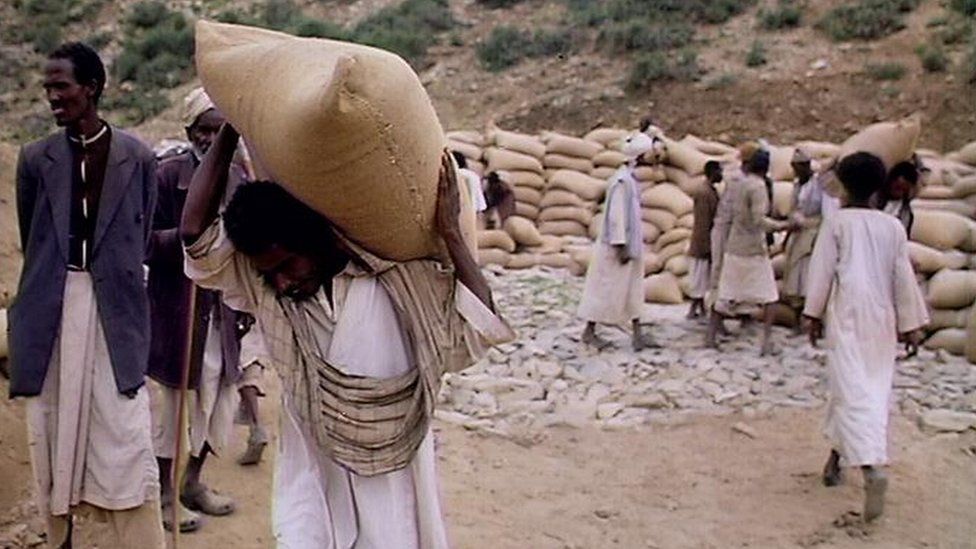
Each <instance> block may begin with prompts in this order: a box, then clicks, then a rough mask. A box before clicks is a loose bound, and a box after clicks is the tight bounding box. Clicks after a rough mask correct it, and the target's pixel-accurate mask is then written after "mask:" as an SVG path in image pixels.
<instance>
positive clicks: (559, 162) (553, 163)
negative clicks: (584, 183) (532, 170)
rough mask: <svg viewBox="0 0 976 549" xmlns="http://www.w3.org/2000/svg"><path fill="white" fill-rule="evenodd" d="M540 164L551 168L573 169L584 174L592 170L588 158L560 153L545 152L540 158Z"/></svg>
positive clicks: (591, 163)
mask: <svg viewBox="0 0 976 549" xmlns="http://www.w3.org/2000/svg"><path fill="white" fill-rule="evenodd" d="M542 164H543V165H544V166H545V167H546V168H549V169H553V170H573V171H576V172H582V173H585V174H588V173H590V172H591V171H593V167H594V166H593V162H592V161H590V159H589V158H576V157H573V156H565V155H562V154H547V155H546V156H545V157H544V158H543V159H542Z"/></svg>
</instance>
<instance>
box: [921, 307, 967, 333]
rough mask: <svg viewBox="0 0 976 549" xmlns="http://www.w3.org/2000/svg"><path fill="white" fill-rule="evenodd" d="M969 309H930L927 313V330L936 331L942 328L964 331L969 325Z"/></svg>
mask: <svg viewBox="0 0 976 549" xmlns="http://www.w3.org/2000/svg"><path fill="white" fill-rule="evenodd" d="M971 309H972V308H971V307H970V308H967V309H958V310H957V309H932V310H931V311H930V312H929V316H930V320H929V325H928V329H929V330H930V331H938V330H941V329H943V328H962V329H965V328H966V325H967V324H968V323H969V314H970V312H971Z"/></svg>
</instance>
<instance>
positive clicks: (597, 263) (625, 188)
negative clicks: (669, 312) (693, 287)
mask: <svg viewBox="0 0 976 549" xmlns="http://www.w3.org/2000/svg"><path fill="white" fill-rule="evenodd" d="M653 151H654V140H653V139H652V138H651V137H648V136H647V135H646V134H644V133H639V132H638V133H634V134H633V135H631V136H630V137H628V138H627V139H626V141H625V142H624V148H623V152H624V154H625V155H626V156H627V165H625V166H622V167H621V168H620V169H619V170H617V173H616V174H614V175H613V177H612V178H611V180H610V186H609V187H608V188H607V193H606V200H605V201H604V212H605V214H604V218H603V225H602V226H601V227H600V236H599V238H598V239H597V241H596V243H595V244H594V246H593V259H592V260H591V261H590V266H589V268H588V269H587V271H586V281H585V283H584V285H583V298H582V299H581V300H580V305H579V309H578V311H577V315H578V316H579V317H580V318H581V319H583V320H585V321H586V328H584V330H583V335H582V336H581V340H582V341H583V343H585V344H587V345H592V346H594V347H596V348H597V349H600V350H602V349H604V348H606V347H608V346H609V345H610V342H609V341H607V340H605V339H603V338H602V337H600V336H599V335H597V333H596V325H597V323H600V324H615V325H618V326H619V325H625V324H627V323H628V322H629V323H630V325H631V330H632V331H631V344H632V346H633V349H634V350H635V351H641V350H643V349H644V348H645V347H651V346H654V342H653V341H652V340H651V339H650V338H649V337H645V336H644V334H642V333H641V324H640V317H641V309H642V308H643V307H644V291H643V281H644V237H643V224H642V223H641V213H640V208H641V206H640V189H639V187H638V185H637V180H636V179H635V178H634V174H633V171H634V169H635V168H637V166H638V165H639V164H640V163H642V162H643V161H644V160H643V158H644V155H645V154H649V153H651V152H653Z"/></svg>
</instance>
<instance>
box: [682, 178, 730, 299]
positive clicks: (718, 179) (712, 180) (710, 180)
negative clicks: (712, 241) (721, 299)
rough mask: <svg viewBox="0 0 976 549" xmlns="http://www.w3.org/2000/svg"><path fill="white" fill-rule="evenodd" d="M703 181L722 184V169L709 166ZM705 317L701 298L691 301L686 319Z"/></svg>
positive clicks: (713, 184)
mask: <svg viewBox="0 0 976 549" xmlns="http://www.w3.org/2000/svg"><path fill="white" fill-rule="evenodd" d="M705 180H706V181H708V184H709V185H711V186H712V187H714V186H715V185H718V184H719V183H721V182H722V168H721V166H712V165H709V166H707V167H706V169H705ZM704 315H705V300H704V299H703V298H699V299H692V300H691V306H690V307H689V309H688V315H687V318H699V317H701V316H704Z"/></svg>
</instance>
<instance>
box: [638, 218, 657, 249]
mask: <svg viewBox="0 0 976 549" xmlns="http://www.w3.org/2000/svg"><path fill="white" fill-rule="evenodd" d="M641 237H642V240H643V241H644V243H645V244H654V243H655V242H657V239H658V238H660V237H661V229H658V228H657V225H655V224H653V223H648V222H647V221H643V222H641Z"/></svg>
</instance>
